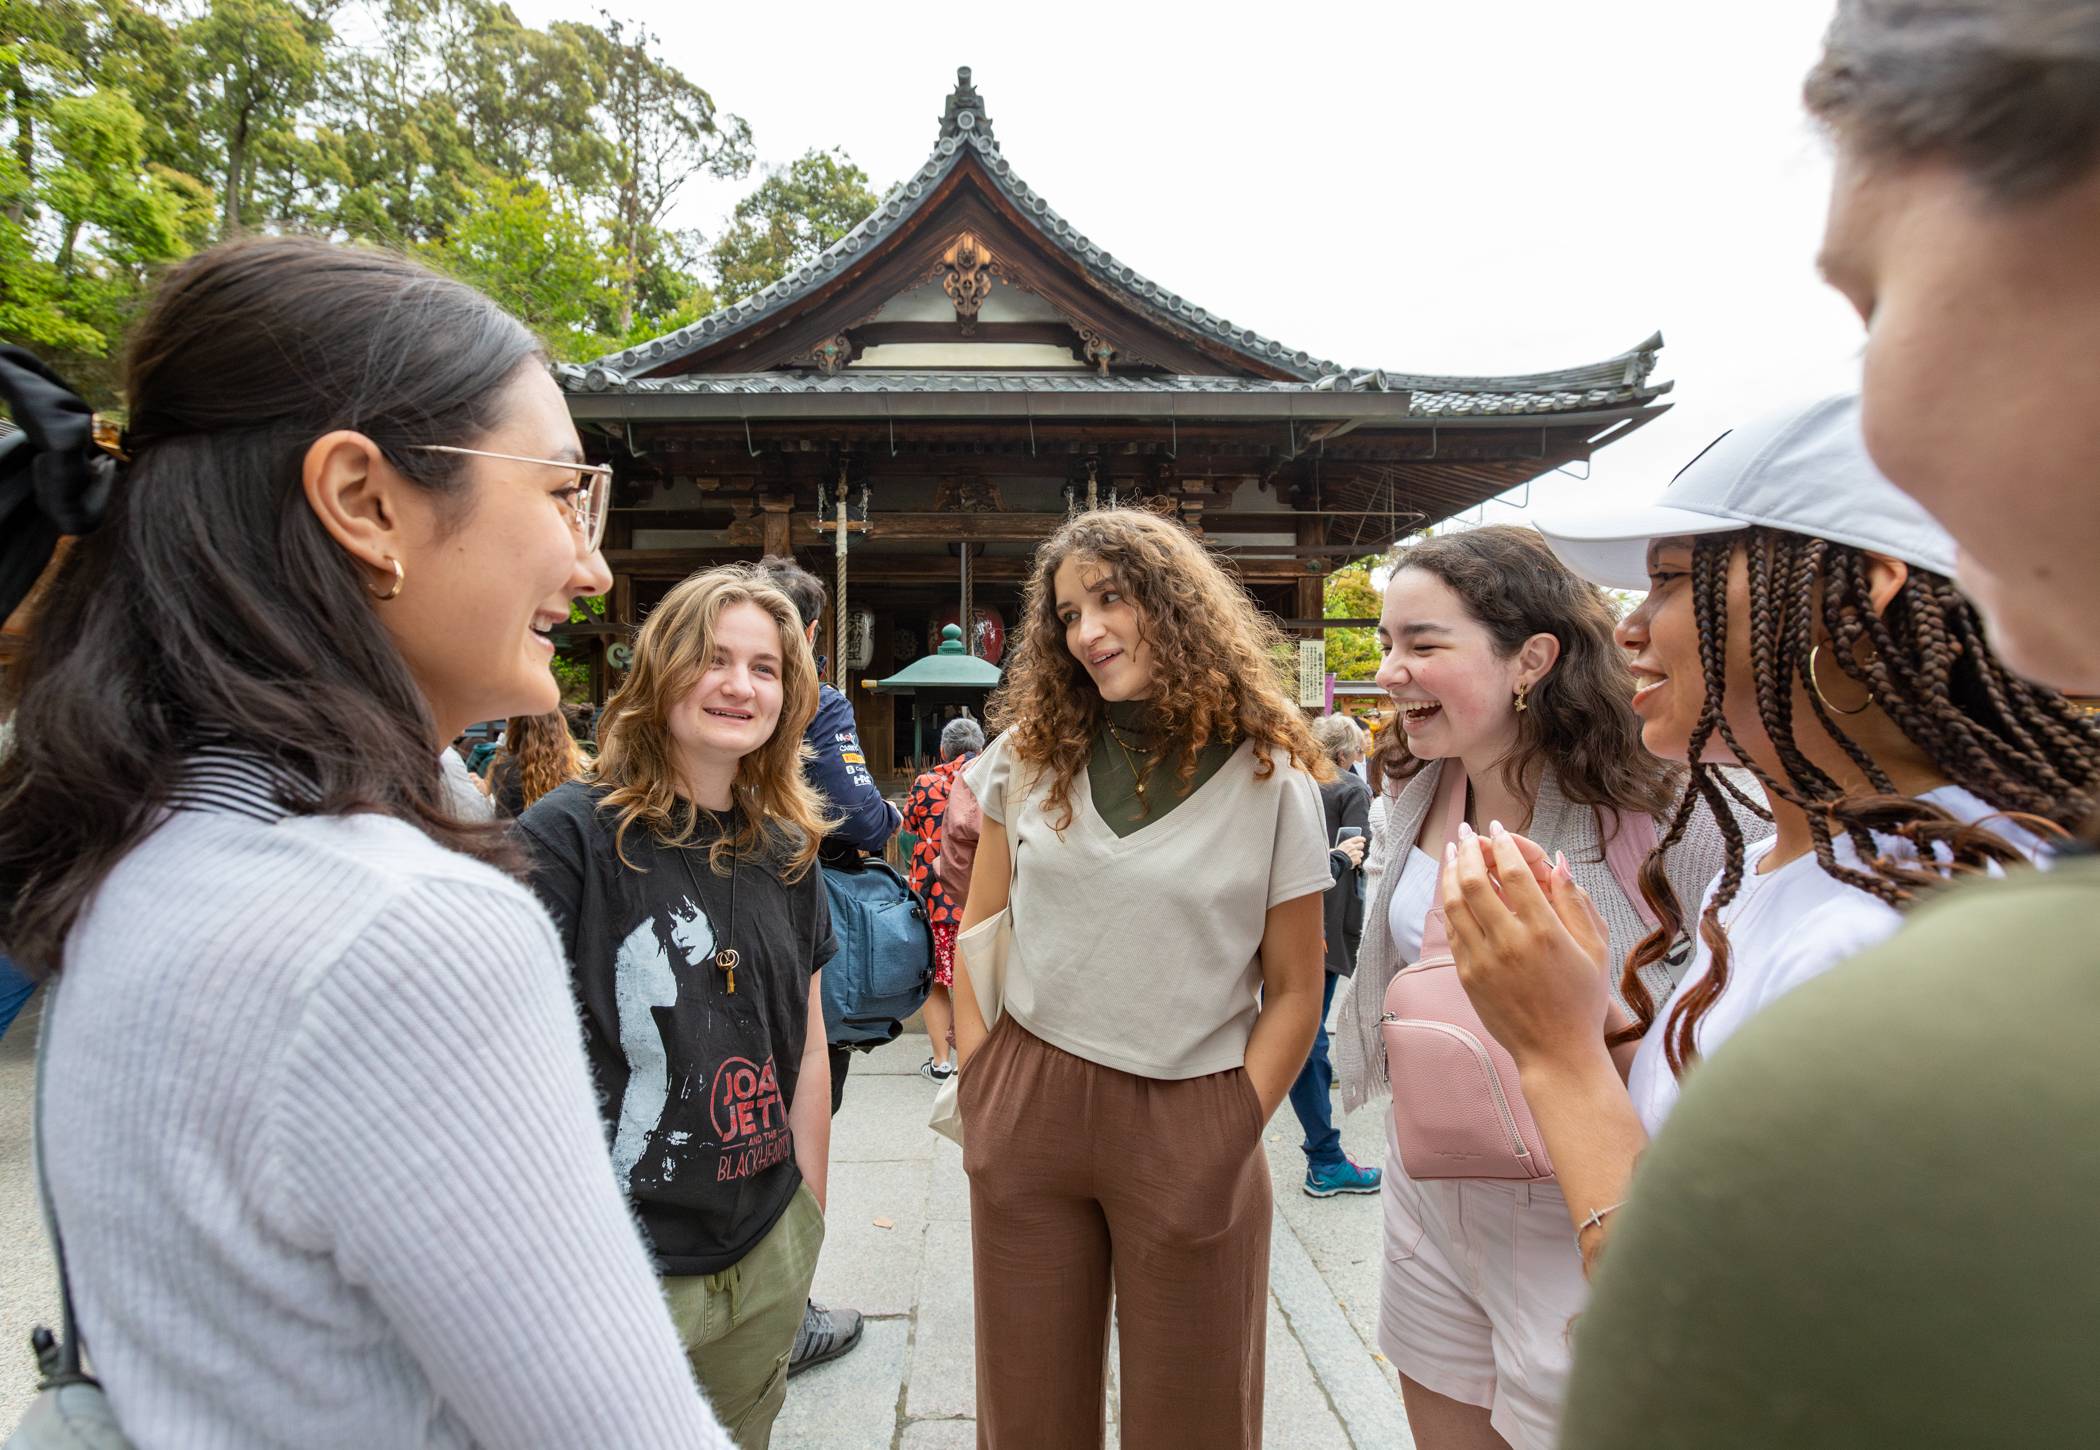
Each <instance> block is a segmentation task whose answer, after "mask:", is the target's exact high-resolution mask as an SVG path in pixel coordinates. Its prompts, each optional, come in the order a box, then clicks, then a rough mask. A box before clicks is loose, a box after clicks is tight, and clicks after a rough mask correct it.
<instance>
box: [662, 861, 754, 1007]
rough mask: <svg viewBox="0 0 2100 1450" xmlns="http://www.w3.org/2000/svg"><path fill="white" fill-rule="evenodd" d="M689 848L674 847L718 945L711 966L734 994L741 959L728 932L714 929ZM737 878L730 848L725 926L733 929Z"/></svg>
mask: <svg viewBox="0 0 2100 1450" xmlns="http://www.w3.org/2000/svg"><path fill="white" fill-rule="evenodd" d="M689 849H690V848H689V847H685V846H680V847H679V848H678V860H679V862H680V864H681V865H683V866H684V867H685V879H686V880H687V881H690V882H691V883H692V885H693V905H695V906H697V907H699V908H700V914H701V915H702V916H704V917H706V918H707V929H708V931H710V932H712V933H713V934H714V938H715V941H716V942H717V943H718V944H720V947H721V949H720V950H719V951H717V952H716V953H715V955H714V963H715V970H716V971H718V972H720V973H721V974H722V976H723V979H724V981H723V985H724V986H725V987H727V989H728V995H730V996H732V997H734V996H735V995H736V969H737V967H738V966H739V965H741V964H742V962H743V960H744V959H743V957H742V956H740V955H739V954H738V952H737V949H736V948H735V947H733V946H730V945H729V938H728V936H727V935H725V934H724V933H722V932H720V931H716V930H715V916H714V913H713V912H711V911H709V910H708V909H707V898H706V897H705V896H703V895H702V894H701V892H700V878H699V877H698V876H695V875H694V874H693V862H692V858H691V856H690V855H688V854H687V853H688V851H689ZM709 869H710V870H712V869H713V868H712V867H710V868H709ZM739 879H740V877H739V875H738V872H737V862H736V854H735V853H734V852H731V853H730V856H729V930H730V931H731V932H734V931H735V930H736V888H737V882H738V880H739Z"/></svg>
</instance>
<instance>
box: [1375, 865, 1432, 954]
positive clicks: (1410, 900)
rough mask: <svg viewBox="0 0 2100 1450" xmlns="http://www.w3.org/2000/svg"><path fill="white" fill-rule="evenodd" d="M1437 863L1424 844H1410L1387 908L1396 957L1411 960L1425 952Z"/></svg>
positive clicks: (1387, 917) (1387, 918) (1387, 920)
mask: <svg viewBox="0 0 2100 1450" xmlns="http://www.w3.org/2000/svg"><path fill="white" fill-rule="evenodd" d="M1436 883H1437V863H1436V857H1434V856H1432V855H1430V854H1429V853H1428V852H1427V851H1425V850H1423V849H1422V848H1421V847H1420V846H1410V847H1409V848H1408V851H1407V859H1406V860H1405V861H1403V862H1401V863H1400V879H1399V880H1398V881H1395V882H1394V883H1393V904H1392V905H1391V906H1390V907H1389V908H1387V910H1386V923H1387V925H1389V926H1391V927H1392V929H1393V951H1394V952H1395V953H1396V955H1395V956H1394V958H1393V960H1394V961H1397V962H1411V961H1413V960H1414V959H1415V958H1417V957H1419V956H1421V955H1422V928H1423V926H1424V925H1425V924H1427V922H1428V920H1429V912H1430V909H1431V908H1432V907H1434V906H1435V905H1436Z"/></svg>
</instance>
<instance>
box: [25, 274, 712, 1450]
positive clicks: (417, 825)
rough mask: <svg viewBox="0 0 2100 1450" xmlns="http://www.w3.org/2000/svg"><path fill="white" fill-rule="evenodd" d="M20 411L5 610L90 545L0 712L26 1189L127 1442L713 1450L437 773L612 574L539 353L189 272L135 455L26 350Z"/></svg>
mask: <svg viewBox="0 0 2100 1450" xmlns="http://www.w3.org/2000/svg"><path fill="white" fill-rule="evenodd" d="M0 390H4V392H5V394H6V397H7V400H8V402H9V403H10V405H11V407H12V410H13V413H14V417H15V420H16V421H17V423H19V424H20V425H21V427H22V429H23V432H22V433H21V434H20V435H18V436H17V437H16V438H15V439H12V440H10V442H11V443H12V444H13V445H14V446H13V448H12V450H11V451H9V452H8V453H6V454H5V455H0V507H5V508H7V509H8V512H7V515H6V517H5V519H4V521H0V522H4V527H0V548H4V558H0V583H6V584H8V585H9V586H10V587H12V586H14V585H16V584H19V583H22V582H23V581H26V580H29V579H33V578H34V577H35V576H36V573H37V571H38V569H39V568H40V567H41V566H42V564H43V562H44V558H45V557H46V556H48V553H49V547H50V542H51V540H52V538H53V536H54V535H56V534H58V533H60V532H65V533H73V534H82V535H84V537H83V538H82V539H81V542H80V543H79V545H78V546H77V547H75V548H74V549H72V550H71V551H70V554H69V555H68V557H67V558H66V560H65V561H64V563H63V564H62V565H61V566H60V572H59V573H58V575H57V577H56V579H55V581H54V582H53V584H52V587H51V590H50V593H49V596H48V598H47V599H46V601H45V603H44V604H43V606H42V612H41V614H40V616H39V628H38V629H37V631H36V634H35V636H34V639H33V641H32V643H31V645H30V649H29V652H28V655H27V657H26V659H25V661H24V663H23V665H22V667H21V672H20V674H19V676H18V678H17V680H16V682H15V683H16V687H17V689H18V691H19V696H18V702H19V707H18V709H17V712H16V716H15V726H16V749H15V750H14V752H13V753H12V754H10V755H9V756H8V757H7V759H6V761H5V763H4V765H0V940H4V941H5V942H6V944H7V950H8V953H9V955H11V956H12V957H14V958H15V959H16V960H17V961H18V962H20V963H21V964H22V965H23V966H24V967H25V968H27V969H28V970H29V971H30V972H32V973H33V974H36V975H37V976H39V977H43V978H49V979H51V980H52V981H53V982H54V983H55V993H54V998H53V1001H52V1002H51V1004H50V1005H49V1007H48V1008H47V1015H46V1026H45V1035H44V1042H43V1061H42V1064H41V1076H42V1084H41V1088H40V1091H39V1098H40V1103H39V1113H40V1117H41V1119H42V1121H41V1131H40V1137H41V1141H42V1145H43V1169H44V1181H45V1184H46V1187H47V1189H48V1192H49V1199H50V1204H51V1207H52V1209H53V1211H54V1215H55V1222H56V1227H57V1230H58V1233H59V1234H60V1236H61V1240H62V1244H63V1249H64V1263H65V1269H66V1271H67V1274H68V1278H69V1280H70V1286H71V1292H72V1298H73V1304H74V1308H75V1310H76V1311H77V1322H78V1325H79V1327H80V1329H81V1331H82V1336H83V1338H84V1340H85V1343H86V1346H87V1349H88V1352H89V1354H90V1356H91V1357H92V1361H93V1364H94V1368H95V1371H96V1373H97V1374H98V1375H99V1376H100V1377H101V1379H102V1382H103V1384H104V1386H105V1387H106V1389H107V1392H108V1394H109V1398H110V1402H111V1404H112V1405H113V1407H114V1409H115V1411H116V1414H117V1416H118V1418H119V1419H120V1420H121V1422H122V1424H123V1427H124V1429H125V1431H126V1433H127V1434H128V1435H129V1437H130V1438H131V1439H132V1440H134V1441H135V1442H137V1443H139V1444H142V1445H170V1446H192V1445H207V1444H209V1445H217V1446H265V1445H272V1446H274V1445H298V1446H302V1447H363V1446H372V1445H410V1444H414V1445H422V1446H465V1445H504V1446H546V1447H550V1450H551V1447H571V1446H576V1445H586V1444H599V1445H635V1446H670V1445H678V1446H690V1445H704V1446H726V1445H727V1444H728V1443H729V1442H728V1440H727V1439H726V1438H725V1437H724V1435H723V1433H722V1431H721V1428H720V1426H719V1425H718V1423H717V1422H716V1420H715V1417H714V1415H713V1414H712V1413H711V1412H710V1411H709V1409H708V1407H707V1405H706V1403H705V1401H704V1400H703V1398H702V1397H701V1395H700V1393H699V1391H698V1390H697V1388H696V1387H695V1385H694V1382H693V1378H692V1375H691V1373H690V1371H689V1370H688V1368H687V1365H686V1360H685V1356H684V1354H683V1352H682V1351H681V1349H680V1346H679V1341H678V1338H677V1335H676V1334H675V1333H674V1331H673V1329H672V1325H671V1320H670V1317H669V1315H668V1313H667V1312H666V1309H665V1305H664V1301H663V1299H662V1297H661V1295H660V1293H659V1291H658V1288H657V1282H656V1277H655V1275H654V1273H653V1272H652V1270H651V1265H650V1262H649V1259H648V1256H647V1254H646V1253H645V1252H644V1250H643V1247H642V1244H641V1241H640V1239H639V1237H638V1236H637V1234H636V1231H635V1227H634V1223H633V1221H632V1219H631V1218H630V1217H629V1216H628V1212H627V1207H626V1205H625V1203H624V1202H623V1201H622V1199H621V1197H620V1193H619V1189H618V1187H617V1186H616V1184H615V1182H614V1180H613V1177H612V1174H611V1173H610V1172H609V1171H608V1161H607V1156H606V1145H605V1140H604V1138H603V1136H602V1134H601V1131H600V1128H599V1123H598V1115H597V1107H596V1102H595V1099H594V1097H593V1094H592V1089H591V1083H590V1079H589V1076H588V1072H587V1069H586V1065H585V1059H584V1053H583V1047H582V1043H581V1040H580V1038H579V1035H578V1033H577V1030H576V1009H575V1006H574V1003H573V1001H572V999H571V997H570V994H569V990H568V982H567V972H566V968H565V966H564V963H563V959H562V955H561V949H560V945H559V943H558V941H557V940H556V937H555V935H554V932H553V929H552V927H551V926H550V924H549V922H548V920H547V917H546V914H545V913H544V911H543V910H542V909H541V908H540V906H539V905H538V903H537V902H536V901H535V899H534V898H533V896H532V895H531V893H530V892H529V891H528V890H527V889H526V888H525V886H524V885H523V884H521V883H520V881H519V880H517V879H516V874H517V873H518V872H519V871H520V870H521V868H522V866H523V862H522V860H521V859H519V858H518V857H517V855H516V852H515V847H513V846H512V845H511V844H510V842H509V839H508V837H507V836H506V835H505V834H504V833H503V831H502V830H501V829H500V828H498V827H495V826H490V825H468V824H464V823H462V822H461V821H459V820H458V819H457V818H456V817H455V816H454V815H453V814H452V813H451V811H450V810H449V809H448V807H447V804H446V797H445V791H444V787H443V785H442V783H441V779H440V773H439V767H438V761H437V757H438V751H439V749H440V747H441V746H442V745H443V743H444V742H445V741H447V740H450V739H452V738H453V737H454V736H456V735H457V734H459V732H460V731H461V730H462V729H463V728H464V727H465V726H466V725H467V724H468V723H469V722H470V721H475V720H485V719H490V718H493V717H501V716H509V715H520V714H536V713H539V712H543V711H547V710H552V709H554V708H555V707H556V705H557V704H558V703H559V700H558V691H557V689H556V685H555V682H554V679H553V677H552V676H551V674H550V673H549V670H548V662H549V660H550V658H551V657H552V655H553V648H554V647H553V643H552V641H551V640H550V638H549V637H548V629H549V627H550V626H552V625H554V624H556V623H558V622H560V621H562V620H564V619H566V618H567V617H568V608H569V601H570V600H571V599H572V598H574V597H576V596H579V595H590V594H595V593H598V592H600V591H602V590H603V589H604V588H605V587H606V586H607V585H608V584H609V583H610V580H609V579H608V577H607V575H606V569H605V563H604V560H603V559H602V558H601V557H600V555H599V552H598V544H599V537H600V533H601V531H602V528H603V524H604V518H605V504H606V499H605V496H604V494H605V473H604V470H602V469H599V468H595V467H591V466H586V465H585V464H584V463H583V459H582V452H581V449H580V446H579V443H578V439H577V436H576V430H575V428H574V426H573V425H572V424H571V422H570V420H569V416H568V413H567V410H566V409H565V407H564V405H563V402H562V399H561V396H560V393H559V392H558V391H557V389H556V388H555V386H554V384H553V382H552V380H551V379H550V378H549V376H548V372H547V366H546V358H545V356H544V355H543V354H542V352H541V350H540V348H539V345H538V344H537V342H535V341H534V339H533V337H532V335H531V334H530V333H529V332H528V331H527V330H526V329H525V328H524V327H523V326H522V325H521V324H519V323H518V322H517V321H516V320H515V319H514V318H512V317H510V316H508V315H507V314H505V313H504V312H503V311H502V310H501V309H499V308H498V307H496V306H495V305H494V304H493V303H491V302H489V301H488V300H487V299H486V298H484V297H482V296H481V295H480V294H479V293H476V292H474V291H473V290H472V289H470V288H467V287H465V286H462V285H460V284H458V283H455V282H452V281H449V280H446V279H443V278H440V277H438V276H437V275H435V274H433V273H431V272H428V271H426V270H424V269H423V268H421V267H419V266H416V265H414V264H412V263H410V262H407V261H405V260H403V259H401V258H399V257H395V256H391V255H388V254H384V253H379V252H372V251H364V250H356V249H350V248H343V247H336V246H331V245H328V244H325V243H322V242H317V241H308V240H298V239H291V238H262V239H255V240H249V241H241V242H234V243H229V244H227V245H224V246H221V247H217V248H214V249H212V250H211V251H208V252H205V253H202V254H200V255H198V256H196V257H193V258H191V259H190V260H188V261H186V262H184V263H182V264H181V265H179V266H177V267H176V268H174V269H173V270H172V271H170V273H169V274H168V276H167V277H166V279H165V281H164V282H163V283H162V285H161V287H160V289H159V292H158V294H157V295H156V297H155V299H154V301H153V303H152V305H151V307H150V308H149V310H148V312H147V313H146V315H145V316H144V317H143V318H142V319H141V320H140V322H139V324H138V327H137V330H136V332H135V333H134V336H133V338H132V342H131V348H130V355H129V360H128V364H127V367H126V372H125V389H124V391H125V398H126V401H127V403H128V405H129V410H130V417H129V427H128V430H127V432H126V434H125V435H124V437H123V438H122V439H121V441H120V444H119V446H120V448H121V449H122V451H123V453H125V454H128V462H124V461H119V460H118V459H117V458H115V457H112V456H110V455H108V454H105V453H102V452H98V451H97V450H96V448H95V446H94V445H93V444H92V443H91V442H90V439H89V428H88V422H89V420H88V413H87V409H86V407H85V405H84V404H82V403H81V401H80V400H79V399H78V398H77V397H74V396H73V395H72V394H71V393H70V392H69V391H68V390H67V389H66V388H65V387H64V385H63V384H62V383H61V382H60V381H59V380H58V379H57V378H56V377H55V376H54V375H53V374H51V373H50V372H49V370H48V369H45V368H44V367H43V366H42V365H41V364H39V363H38V362H37V361H36V360H35V359H34V358H32V357H30V356H29V355H28V354H26V353H23V352H21V351H19V350H16V349H9V350H6V352H5V353H4V355H0ZM24 483H33V491H32V490H31V489H30V488H25V487H23V486H22V485H23V484H24ZM10 603H11V601H8V600H6V599H4V598H0V610H4V608H5V607H7V606H8V604H10Z"/></svg>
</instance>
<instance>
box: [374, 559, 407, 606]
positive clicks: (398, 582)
mask: <svg viewBox="0 0 2100 1450" xmlns="http://www.w3.org/2000/svg"><path fill="white" fill-rule="evenodd" d="M387 562H388V563H389V564H392V565H393V566H394V583H393V586H392V587H391V588H389V589H388V590H387V592H386V593H384V594H381V593H379V592H377V591H376V590H375V591H373V594H372V597H373V598H374V599H376V600H378V601H379V602H380V603H381V604H384V603H386V602H387V601H388V600H389V599H392V598H393V597H394V596H395V595H396V594H399V593H400V592H401V586H402V584H403V583H404V582H406V580H407V578H408V576H407V574H406V573H405V572H404V571H403V570H402V568H401V561H400V560H399V559H396V558H394V557H393V556H392V555H388V556H387Z"/></svg>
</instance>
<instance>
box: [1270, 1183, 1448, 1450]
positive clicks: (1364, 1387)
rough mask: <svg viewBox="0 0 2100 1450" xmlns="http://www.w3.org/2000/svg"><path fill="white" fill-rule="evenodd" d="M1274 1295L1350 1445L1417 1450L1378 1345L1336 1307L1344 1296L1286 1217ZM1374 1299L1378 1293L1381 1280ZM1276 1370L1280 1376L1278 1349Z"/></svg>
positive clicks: (1276, 1253) (1279, 1232) (1275, 1261)
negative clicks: (1377, 1354) (1367, 1339)
mask: <svg viewBox="0 0 2100 1450" xmlns="http://www.w3.org/2000/svg"><path fill="white" fill-rule="evenodd" d="M1269 1292H1270V1293H1271V1295H1272V1296H1273V1297H1274V1299H1275V1302H1276V1305H1277V1307H1278V1308H1279V1309H1280V1310H1281V1311H1282V1312H1283V1315H1284V1317H1285V1318H1286V1319H1288V1320H1289V1322H1290V1332H1291V1334H1292V1336H1293V1339H1294V1342H1295V1343H1296V1344H1297V1345H1299V1346H1300V1347H1301V1348H1302V1349H1303V1351H1304V1353H1305V1355H1306V1357H1307V1358H1308V1359H1309V1360H1310V1361H1311V1362H1312V1363H1313V1364H1315V1365H1318V1366H1319V1378H1320V1384H1321V1387H1322V1388H1323V1389H1324V1390H1325V1392H1326V1395H1327V1399H1328V1401H1329V1403H1330V1404H1331V1405H1332V1406H1333V1408H1334V1413H1335V1416H1336V1417H1337V1418H1338V1419H1339V1420H1340V1421H1341V1422H1342V1425H1343V1426H1344V1427H1346V1430H1347V1434H1348V1440H1349V1443H1351V1444H1352V1445H1356V1446H1360V1447H1366V1450H1368V1447H1372V1446H1376V1447H1378V1450H1413V1446H1414V1437H1413V1436H1412V1435H1411V1434H1409V1432H1408V1428H1407V1415H1406V1413H1405V1412H1404V1411H1403V1410H1402V1409H1401V1405H1400V1392H1399V1383H1398V1381H1397V1380H1396V1379H1395V1378H1394V1377H1393V1375H1392V1370H1391V1366H1389V1365H1386V1364H1385V1363H1384V1362H1383V1361H1382V1360H1374V1359H1373V1358H1372V1355H1373V1353H1374V1352H1375V1351H1374V1348H1373V1346H1372V1345H1371V1344H1367V1343H1366V1342H1365V1340H1364V1339H1363V1337H1362V1336H1361V1335H1359V1334H1358V1333H1357V1330H1356V1327H1355V1326H1354V1325H1353V1324H1352V1323H1351V1322H1350V1319H1349V1316H1348V1315H1347V1314H1346V1313H1345V1312H1344V1311H1343V1309H1342V1306H1341V1305H1340V1304H1338V1303H1337V1302H1336V1300H1337V1298H1338V1297H1340V1296H1338V1295H1337V1294H1336V1292H1335V1290H1334V1287H1333V1286H1332V1285H1331V1284H1330V1283H1329V1282H1328V1280H1327V1279H1326V1278H1324V1277H1323V1276H1322V1275H1321V1272H1320V1270H1319V1268H1318V1266H1316V1265H1315V1264H1314V1262H1313V1259H1312V1255H1311V1254H1309V1253H1307V1252H1306V1248H1305V1245H1304V1244H1303V1243H1301V1242H1299V1239H1298V1236H1297V1234H1295V1233H1293V1232H1291V1231H1290V1228H1289V1221H1288V1220H1286V1219H1282V1218H1280V1217H1279V1220H1278V1222H1277V1225H1276V1232H1275V1234H1274V1236H1273V1237H1272V1239H1271V1241H1270V1247H1269ZM1371 1292H1372V1293H1374V1294H1375V1293H1376V1288H1375V1281H1374V1284H1373V1287H1372V1289H1371ZM1269 1363H1270V1365H1271V1367H1272V1369H1273V1367H1274V1366H1275V1364H1276V1354H1275V1351H1274V1349H1273V1348H1272V1349H1271V1351H1270V1355H1269Z"/></svg>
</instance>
